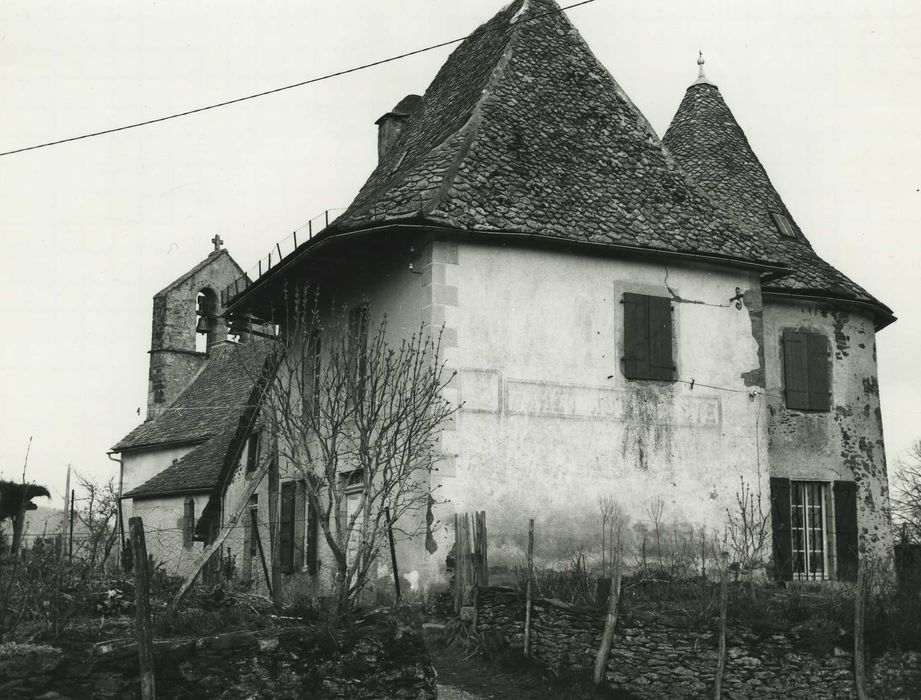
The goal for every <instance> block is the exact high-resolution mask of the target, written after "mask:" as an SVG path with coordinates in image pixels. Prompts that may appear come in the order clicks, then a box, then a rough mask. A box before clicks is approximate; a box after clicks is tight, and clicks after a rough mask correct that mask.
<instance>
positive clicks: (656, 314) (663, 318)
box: [646, 297, 675, 381]
mask: <svg viewBox="0 0 921 700" xmlns="http://www.w3.org/2000/svg"><path fill="white" fill-rule="evenodd" d="M646 300H647V303H648V311H649V378H650V379H662V380H666V381H672V380H673V379H674V378H675V360H674V359H673V358H672V300H671V299H669V298H668V297H646Z"/></svg>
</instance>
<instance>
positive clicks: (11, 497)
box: [0, 480, 51, 521]
mask: <svg viewBox="0 0 921 700" xmlns="http://www.w3.org/2000/svg"><path fill="white" fill-rule="evenodd" d="M39 496H44V497H45V498H51V494H50V493H49V492H48V489H46V488H45V487H44V486H39V485H38V484H17V483H16V482H15V481H2V480H0V521H3V520H6V519H7V518H10V519H11V520H13V519H15V518H16V515H17V514H18V513H19V509H20V508H21V507H22V502H23V498H25V502H26V510H35V509H36V508H38V506H37V505H35V504H34V503H32V499H33V498H38V497H39Z"/></svg>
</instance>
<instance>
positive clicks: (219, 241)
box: [211, 233, 224, 250]
mask: <svg viewBox="0 0 921 700" xmlns="http://www.w3.org/2000/svg"><path fill="white" fill-rule="evenodd" d="M211 242H212V243H214V249H215V250H220V249H221V244H222V243H223V242H224V241H223V239H222V238H221V234H219V233H216V234H215V235H214V238H212V239H211Z"/></svg>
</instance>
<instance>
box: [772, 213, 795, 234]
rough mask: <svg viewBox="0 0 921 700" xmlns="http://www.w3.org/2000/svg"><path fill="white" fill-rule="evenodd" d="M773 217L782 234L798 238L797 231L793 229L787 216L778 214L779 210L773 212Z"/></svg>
mask: <svg viewBox="0 0 921 700" xmlns="http://www.w3.org/2000/svg"><path fill="white" fill-rule="evenodd" d="M771 218H772V219H774V225H775V226H776V227H777V230H778V231H780V235H781V236H786V237H787V238H796V232H795V231H794V230H793V225H792V224H791V223H790V220H789V219H788V218H787V217H786V216H784V215H783V214H778V213H777V212H771Z"/></svg>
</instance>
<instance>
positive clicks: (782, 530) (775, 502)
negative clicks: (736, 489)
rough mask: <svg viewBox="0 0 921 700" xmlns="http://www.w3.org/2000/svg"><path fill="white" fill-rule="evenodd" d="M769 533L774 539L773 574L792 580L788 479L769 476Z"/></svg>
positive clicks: (784, 579)
mask: <svg viewBox="0 0 921 700" xmlns="http://www.w3.org/2000/svg"><path fill="white" fill-rule="evenodd" d="M771 533H772V535H773V541H774V548H773V549H774V576H775V577H776V578H777V579H778V580H779V581H792V580H793V541H792V539H791V538H792V533H791V531H790V480H789V479H780V478H777V477H771Z"/></svg>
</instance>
